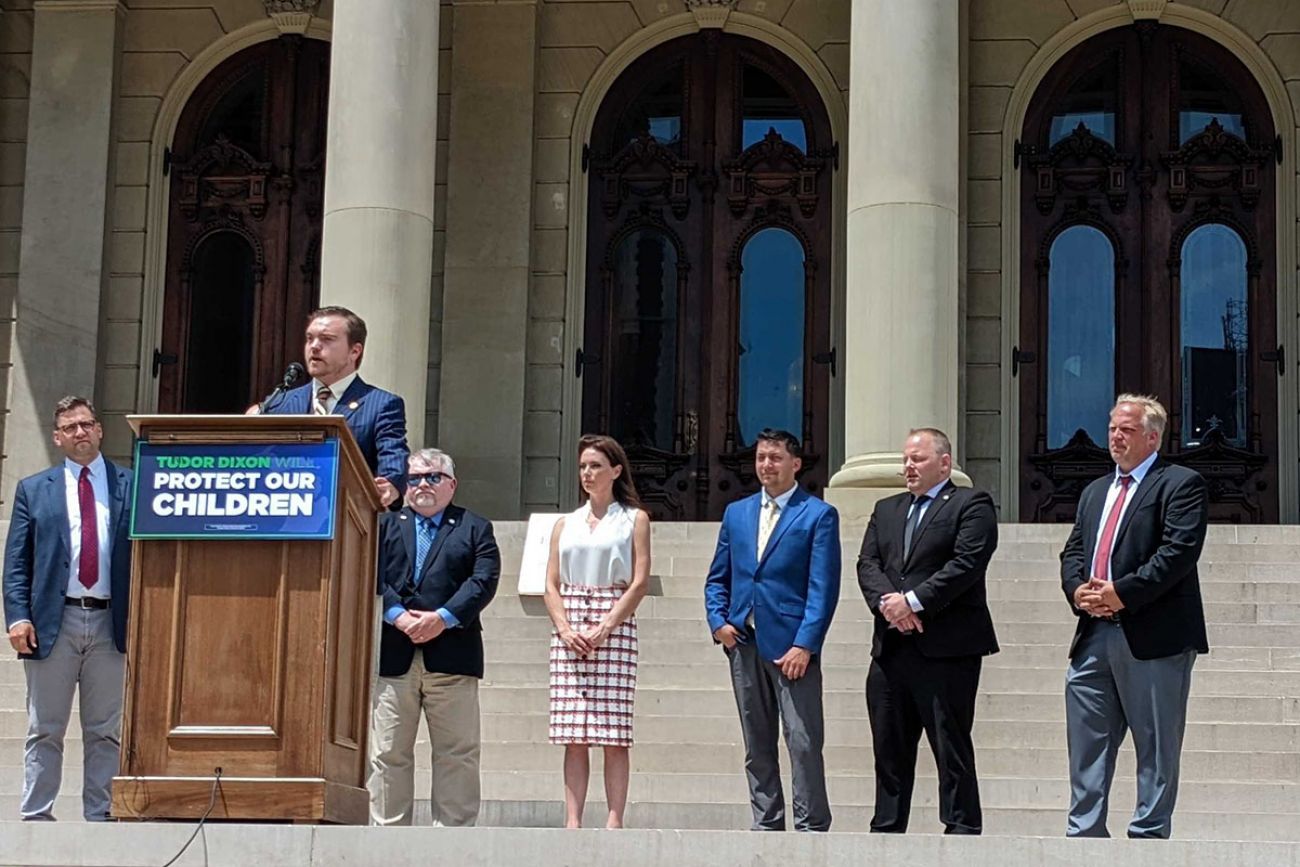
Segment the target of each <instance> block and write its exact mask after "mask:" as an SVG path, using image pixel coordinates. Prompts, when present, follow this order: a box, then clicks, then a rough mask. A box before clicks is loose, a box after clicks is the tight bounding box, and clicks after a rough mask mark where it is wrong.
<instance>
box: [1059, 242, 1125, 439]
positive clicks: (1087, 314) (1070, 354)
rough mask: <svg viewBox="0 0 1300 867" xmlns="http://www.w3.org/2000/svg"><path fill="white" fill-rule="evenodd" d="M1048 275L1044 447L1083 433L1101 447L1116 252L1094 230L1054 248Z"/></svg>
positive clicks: (1110, 392) (1110, 393) (1111, 364)
mask: <svg viewBox="0 0 1300 867" xmlns="http://www.w3.org/2000/svg"><path fill="white" fill-rule="evenodd" d="M1049 255H1050V263H1051V267H1050V270H1049V271H1048V277H1047V329H1048V330H1047V447H1048V448H1053V449H1054V448H1060V447H1061V446H1063V445H1065V444H1066V443H1067V442H1069V441H1070V438H1071V437H1072V436H1074V434H1075V432H1076V431H1078V430H1079V429H1080V428H1082V429H1083V430H1085V431H1087V432H1088V436H1090V437H1091V438H1092V441H1093V442H1094V443H1096V444H1097V445H1099V446H1105V444H1106V424H1107V419H1108V417H1109V412H1110V408H1111V402H1112V400H1113V399H1114V397H1115V250H1114V249H1113V248H1112V247H1111V243H1110V239H1109V238H1107V237H1106V236H1105V235H1104V234H1103V233H1102V232H1101V231H1100V230H1099V229H1095V228H1093V227H1092V226H1071V227H1070V228H1068V229H1066V230H1065V231H1064V232H1062V233H1061V234H1060V235H1057V236H1056V240H1055V241H1053V242H1052V249H1051V252H1050V254H1049Z"/></svg>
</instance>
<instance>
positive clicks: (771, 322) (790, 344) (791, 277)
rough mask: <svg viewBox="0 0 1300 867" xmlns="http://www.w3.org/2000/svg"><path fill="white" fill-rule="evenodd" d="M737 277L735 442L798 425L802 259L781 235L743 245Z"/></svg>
mask: <svg viewBox="0 0 1300 867" xmlns="http://www.w3.org/2000/svg"><path fill="white" fill-rule="evenodd" d="M740 262H741V268H742V270H741V274H740V346H739V349H738V350H737V351H738V352H739V353H740V400H739V415H740V429H739V433H740V442H741V443H742V444H744V445H747V446H748V445H753V444H754V437H755V435H756V434H757V433H758V432H759V431H761V430H763V428H766V427H771V428H779V429H784V430H788V431H797V430H799V428H800V427H801V426H802V424H803V373H804V370H803V365H804V339H803V338H804V293H805V286H806V282H805V275H804V267H803V263H804V254H803V245H802V244H800V243H799V239H798V238H796V237H795V236H794V235H793V234H791V233H790V232H789V231H788V230H786V229H775V228H772V229H761V230H760V231H758V232H757V233H755V234H754V236H753V237H752V238H750V239H749V240H748V241H747V242H746V243H745V250H744V253H742V254H741V258H740Z"/></svg>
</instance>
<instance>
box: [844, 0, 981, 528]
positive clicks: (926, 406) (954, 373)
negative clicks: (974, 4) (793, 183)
mask: <svg viewBox="0 0 1300 867" xmlns="http://www.w3.org/2000/svg"><path fill="white" fill-rule="evenodd" d="M958 22H959V4H957V3H956V2H954V0H908V2H906V3H899V2H896V0H853V17H852V28H851V36H850V38H851V42H850V54H849V57H850V60H849V148H848V152H849V160H848V172H849V179H848V186H849V193H848V208H849V213H848V281H847V283H848V291H847V295H848V297H847V299H846V301H847V303H846V310H845V316H846V327H845V347H844V367H845V370H844V376H845V380H844V391H845V409H844V424H845V437H844V442H845V453H846V455H847V456H848V459H847V460H846V461H845V464H844V466H843V467H842V468H841V469H840V471H839V472H838V473H836V474H835V476H834V477H833V478H832V479H831V483H830V487H829V489H828V490H827V499H828V500H830V501H832V502H834V503H835V504H836V505H837V506H839V507H840V508H841V511H842V512H843V513H844V514H845V517H846V518H850V519H852V518H860V517H862V516H864V515H867V514H870V510H871V508H872V506H874V504H875V502H876V501H877V500H878V499H880V498H881V497H882V496H887V495H889V494H893V493H896V492H897V491H900V490H902V489H903V483H902V479H901V477H900V476H899V472H900V471H901V469H902V455H901V452H900V449H901V448H902V444H903V440H904V438H905V437H906V435H907V431H908V430H909V429H911V428H913V427H922V426H927V427H938V428H941V429H942V430H944V431H945V432H946V433H947V434H948V435H949V436H950V437H951V438H952V440H953V442H954V443H955V442H956V441H957V437H958V431H957V421H958V406H957V402H958V374H959V364H960V359H959V355H958V349H957V333H958V316H959V313H958V293H957V254H958V244H957V241H958V213H957V209H958V190H959V159H960V137H959V136H960V130H959V120H958V110H959V105H960V83H959V64H958V39H959V36H958V32H959V28H958ZM954 480H955V481H958V482H959V483H964V484H969V483H970V481H969V479H967V478H966V477H965V476H964V475H961V474H959V473H954Z"/></svg>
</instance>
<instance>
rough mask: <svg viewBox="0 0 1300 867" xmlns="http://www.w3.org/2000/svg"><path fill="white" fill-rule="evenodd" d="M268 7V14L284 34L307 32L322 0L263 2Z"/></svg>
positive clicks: (270, 0)
mask: <svg viewBox="0 0 1300 867" xmlns="http://www.w3.org/2000/svg"><path fill="white" fill-rule="evenodd" d="M262 2H263V3H264V4H265V5H266V14H267V15H268V16H270V18H271V20H272V21H274V22H275V26H276V27H277V28H278V29H279V30H280V33H282V34H286V35H287V34H290V33H296V34H298V35H300V36H301V35H302V34H304V33H306V32H307V25H309V24H311V19H312V16H313V15H315V14H316V9H317V7H319V6H320V0H262Z"/></svg>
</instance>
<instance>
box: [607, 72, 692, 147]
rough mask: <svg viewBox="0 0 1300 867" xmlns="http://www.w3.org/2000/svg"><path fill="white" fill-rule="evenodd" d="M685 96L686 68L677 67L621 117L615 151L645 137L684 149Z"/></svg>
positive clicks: (642, 94)
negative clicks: (682, 145) (683, 111)
mask: <svg viewBox="0 0 1300 867" xmlns="http://www.w3.org/2000/svg"><path fill="white" fill-rule="evenodd" d="M685 96H686V84H685V77H684V68H683V67H682V65H681V64H677V65H676V66H674V67H673V68H672V69H669V70H668V71H667V72H666V73H665V74H664V75H663V76H662V77H661V78H659V79H658V80H656V81H653V82H652V83H651V84H650V85H649V86H647V87H646V89H645V90H643V91H642V92H641V94H640V95H639V96H638V97H637V98H636V100H635V101H634V102H633V103H632V104H631V105H630V106H629V107H628V109H627V111H625V112H624V113H623V116H622V117H620V118H619V121H618V126H617V127H616V128H615V130H614V142H613V149H614V150H615V151H617V150H619V149H620V148H622V147H623V146H624V145H626V144H628V143H629V142H633V141H636V140H637V139H638V138H641V137H643V136H649V137H650V138H652V139H654V140H655V141H657V142H659V144H661V145H665V146H668V147H673V148H678V147H680V145H681V139H682V108H683V106H684V104H685Z"/></svg>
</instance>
